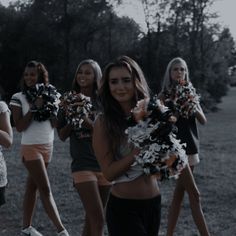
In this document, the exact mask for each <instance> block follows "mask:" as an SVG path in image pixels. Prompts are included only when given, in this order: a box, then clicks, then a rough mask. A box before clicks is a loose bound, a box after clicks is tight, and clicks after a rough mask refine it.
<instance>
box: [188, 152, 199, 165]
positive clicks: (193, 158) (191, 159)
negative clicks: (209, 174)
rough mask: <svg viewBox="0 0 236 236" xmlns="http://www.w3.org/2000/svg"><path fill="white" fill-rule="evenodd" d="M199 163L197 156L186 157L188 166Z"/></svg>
mask: <svg viewBox="0 0 236 236" xmlns="http://www.w3.org/2000/svg"><path fill="white" fill-rule="evenodd" d="M199 162H200V159H199V155H198V154H193V155H188V164H189V166H195V165H197V164H198V163H199Z"/></svg>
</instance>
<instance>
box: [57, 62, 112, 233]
mask: <svg viewBox="0 0 236 236" xmlns="http://www.w3.org/2000/svg"><path fill="white" fill-rule="evenodd" d="M101 76H102V72H101V69H100V66H99V64H98V63H97V62H96V61H94V60H92V59H86V60H83V61H81V62H80V63H79V65H78V68H77V70H76V73H75V78H74V80H73V82H72V91H69V92H66V93H65V94H64V95H63V96H62V99H61V100H62V102H61V105H60V107H61V109H60V111H59V113H58V127H57V130H58V134H59V137H60V139H61V140H62V141H65V140H66V139H67V138H69V139H70V154H71V157H72V163H71V171H72V177H73V184H74V187H75V189H76V190H77V191H78V193H79V195H80V199H81V201H82V204H83V206H84V209H85V223H84V227H83V230H82V234H81V235H82V236H91V235H93V236H102V235H103V232H104V224H105V216H104V208H105V206H106V202H107V198H108V194H109V190H110V185H111V183H109V182H108V181H107V180H106V179H105V178H104V176H103V174H102V172H101V168H100V166H99V164H98V162H97V159H96V156H95V154H94V151H93V147H92V135H93V126H94V118H95V115H96V113H97V112H98V107H99V104H98V103H99V102H98V96H97V90H98V86H99V83H100V80H101Z"/></svg>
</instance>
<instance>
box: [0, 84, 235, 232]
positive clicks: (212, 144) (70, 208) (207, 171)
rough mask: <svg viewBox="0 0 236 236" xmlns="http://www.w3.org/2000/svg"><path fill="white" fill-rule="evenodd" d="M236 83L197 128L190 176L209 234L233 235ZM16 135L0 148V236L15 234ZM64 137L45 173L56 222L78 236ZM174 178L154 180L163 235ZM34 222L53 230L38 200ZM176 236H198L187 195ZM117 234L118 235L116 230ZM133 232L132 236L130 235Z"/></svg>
mask: <svg viewBox="0 0 236 236" xmlns="http://www.w3.org/2000/svg"><path fill="white" fill-rule="evenodd" d="M235 101H236V88H235V87H234V88H232V89H230V91H229V93H228V96H226V97H224V98H223V101H222V103H221V104H219V110H218V111H217V112H215V113H209V114H207V119H208V123H207V124H206V125H205V126H201V127H199V131H200V137H201V154H200V158H201V162H200V164H199V165H198V166H197V167H196V168H195V179H196V182H197V185H198V187H199V190H200V192H201V196H202V206H203V211H204V213H205V216H206V220H207V223H208V226H209V229H210V232H211V234H212V236H234V235H236V233H235V232H236V181H235V179H234V177H235V174H236V157H235V153H236V122H235V120H236V105H235ZM19 143H20V135H19V134H18V133H16V132H15V131H14V144H13V146H12V148H11V149H10V150H4V153H5V158H6V161H7V166H8V180H9V186H8V188H7V204H5V205H4V206H3V207H2V208H1V209H0V236H19V232H20V229H21V221H22V199H23V194H24V185H25V179H26V171H25V169H24V167H23V165H22V163H21V161H20V157H19ZM70 161H71V160H70V157H69V146H68V142H65V143H63V142H61V141H60V140H58V137H57V135H56V136H55V148H54V156H53V160H52V163H51V164H50V166H49V170H48V171H49V177H50V181H51V186H52V191H53V194H54V198H55V201H56V203H57V206H58V209H59V212H60V215H61V217H62V221H63V223H64V224H65V226H66V227H67V229H68V231H69V232H70V235H71V236H80V232H81V225H82V223H83V214H84V213H83V208H82V206H81V202H80V199H79V196H78V194H77V193H76V192H75V190H74V189H73V186H72V180H71V175H70ZM174 186H175V181H174V180H171V181H168V182H163V183H161V184H160V187H161V191H162V206H163V207H162V222H161V229H160V235H161V236H163V235H165V232H166V220H167V211H168V207H169V205H170V201H171V197H172V193H173V189H174ZM34 226H35V227H36V228H37V229H38V230H39V231H41V232H42V233H43V235H45V236H54V235H56V231H55V228H54V227H53V225H52V223H51V222H50V221H49V219H48V217H47V215H46V214H45V212H44V209H43V208H42V205H41V203H40V201H39V202H38V205H37V209H36V213H35V217H34ZM176 235H178V236H197V235H199V234H198V232H197V230H196V227H195V225H194V222H193V220H192V216H191V211H190V207H189V203H188V198H187V196H186V197H185V199H184V204H183V207H182V210H181V215H180V217H179V221H178V225H177V228H176ZM121 236H122V235H121ZM131 236H133V235H131Z"/></svg>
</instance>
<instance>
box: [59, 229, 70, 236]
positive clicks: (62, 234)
mask: <svg viewBox="0 0 236 236" xmlns="http://www.w3.org/2000/svg"><path fill="white" fill-rule="evenodd" d="M57 235H58V236H70V235H69V233H68V232H67V230H66V229H64V230H62V231H61V232H60V233H58V234H57Z"/></svg>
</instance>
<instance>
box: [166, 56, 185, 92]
mask: <svg viewBox="0 0 236 236" xmlns="http://www.w3.org/2000/svg"><path fill="white" fill-rule="evenodd" d="M179 63H181V64H182V65H183V66H184V68H185V71H186V75H185V80H186V81H189V80H190V79H189V71H188V66H187V63H186V61H185V60H184V59H182V58H181V57H175V58H173V59H172V60H171V61H170V62H169V63H168V65H167V67H166V71H165V75H164V78H163V82H162V91H164V90H168V89H169V88H170V86H171V84H172V79H171V75H170V73H171V69H172V67H173V66H174V65H175V64H179Z"/></svg>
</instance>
